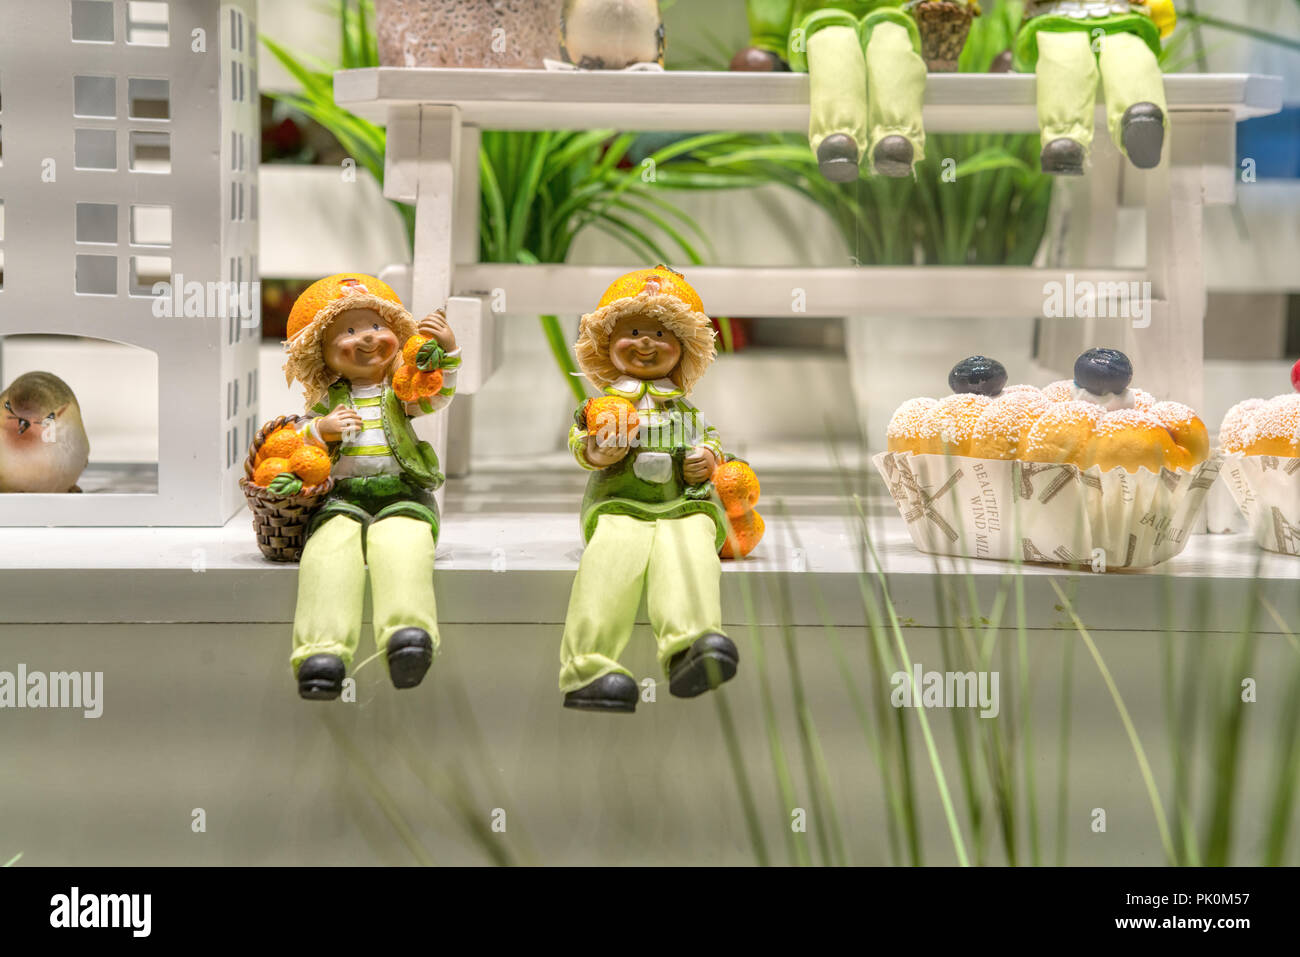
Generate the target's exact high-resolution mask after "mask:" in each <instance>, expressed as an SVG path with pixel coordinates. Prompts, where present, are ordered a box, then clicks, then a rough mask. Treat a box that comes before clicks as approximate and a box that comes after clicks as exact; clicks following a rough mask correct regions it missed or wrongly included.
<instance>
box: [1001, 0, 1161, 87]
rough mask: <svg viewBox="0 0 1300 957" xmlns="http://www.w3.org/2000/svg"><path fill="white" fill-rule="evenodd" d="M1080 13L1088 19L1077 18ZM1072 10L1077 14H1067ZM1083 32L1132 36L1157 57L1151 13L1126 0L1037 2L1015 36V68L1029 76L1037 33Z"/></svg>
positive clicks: (1030, 6)
mask: <svg viewBox="0 0 1300 957" xmlns="http://www.w3.org/2000/svg"><path fill="white" fill-rule="evenodd" d="M1080 10H1082V11H1085V12H1087V13H1088V15H1087V16H1079V15H1077V13H1078V12H1079V11H1080ZM1071 11H1073V12H1074V13H1075V14H1076V15H1070V12H1071ZM1045 30H1046V31H1050V32H1053V33H1074V32H1086V33H1089V34H1093V33H1094V32H1095V31H1097V30H1100V31H1102V32H1103V33H1107V34H1111V33H1135V34H1137V35H1138V36H1139V37H1141V38H1142V40H1143V41H1144V42H1145V43H1146V45H1147V46H1149V47H1150V48H1151V52H1152V53H1154V54H1155V55H1156V56H1157V57H1158V56H1160V50H1161V41H1160V27H1159V26H1157V25H1156V22H1155V20H1153V19H1152V18H1151V13H1150V11H1149V10H1148V9H1147V8H1146V7H1145V6H1143V5H1142V4H1140V3H1129V2H1127V0H1037V2H1031V3H1029V4H1027V5H1026V7H1025V21H1024V23H1023V24H1022V26H1021V28H1020V32H1019V33H1018V34H1017V35H1016V39H1015V43H1014V45H1013V48H1012V49H1013V51H1014V55H1015V68H1016V70H1017V71H1018V72H1021V73H1032V72H1034V68H1035V67H1037V65H1038V34H1039V33H1042V32H1043V31H1045Z"/></svg>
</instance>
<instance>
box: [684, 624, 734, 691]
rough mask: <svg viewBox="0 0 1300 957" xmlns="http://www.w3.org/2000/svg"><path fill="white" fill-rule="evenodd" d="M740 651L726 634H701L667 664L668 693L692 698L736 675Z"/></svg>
mask: <svg viewBox="0 0 1300 957" xmlns="http://www.w3.org/2000/svg"><path fill="white" fill-rule="evenodd" d="M739 664H740V652H739V651H737V650H736V645H735V643H734V642H732V640H731V639H730V638H728V637H727V636H726V635H705V636H704V637H703V638H697V639H696V640H695V644H693V645H691V646H690V647H689V648H687V649H686V650H685V651H679V652H677V654H675V655H673V657H672V658H671V659H670V660H669V662H668V690H669V691H670V692H672V693H673V694H674V695H676V696H677V697H678V698H694V697H695V696H696V695H702V694H704V692H706V691H711V690H712V689H714V688H716V687H717V686H718V685H720V684H722V683H723V682H724V681H730V680H731V679H732V678H734V677H735V676H736V667H737V666H738V665H739Z"/></svg>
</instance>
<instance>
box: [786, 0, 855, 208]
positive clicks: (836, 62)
mask: <svg viewBox="0 0 1300 957" xmlns="http://www.w3.org/2000/svg"><path fill="white" fill-rule="evenodd" d="M791 45H792V49H793V50H799V49H800V48H801V45H802V49H805V50H806V51H807V54H806V61H807V66H808V84H809V91H810V92H809V100H810V103H811V106H812V118H811V121H810V123H809V126H808V142H809V145H811V146H812V150H813V152H814V153H815V154H816V155H817V163H818V165H819V166H820V167H821V172H822V175H823V176H825V177H826V178H827V179H828V180H830V181H831V182H834V183H852V182H853V181H854V180H856V179H857V178H858V164H859V162H860V161H861V158H862V156H863V155H864V154H865V152H866V149H867V65H866V61H865V60H864V58H863V55H862V44H861V43H860V42H859V40H858V21H857V20H856V19H855V18H854V17H853V16H852V15H851V14H848V13H845V12H844V11H843V10H819V11H817V12H816V13H814V14H812V15H810V16H808V17H806V18H804V20H803V22H802V23H801V24H800V25H799V27H798V28H797V29H796V30H795V31H794V36H793V37H792V38H791ZM796 62H798V61H797V60H796Z"/></svg>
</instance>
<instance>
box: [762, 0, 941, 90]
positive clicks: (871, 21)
mask: <svg viewBox="0 0 1300 957" xmlns="http://www.w3.org/2000/svg"><path fill="white" fill-rule="evenodd" d="M747 6H748V11H749V30H750V43H751V44H752V45H753V46H755V47H757V48H758V49H760V50H767V51H768V52H770V53H775V54H776V55H777V56H780V57H783V58H785V59H786V60H787V61H788V62H789V63H790V68H791V69H792V70H795V71H796V72H800V73H806V72H807V71H808V46H807V41H808V37H810V36H811V35H812V34H813V33H816V32H817V31H818V30H819V29H821V28H823V27H826V26H833V25H842V26H849V27H852V28H853V29H855V30H858V31H860V32H861V34H862V42H863V43H864V44H865V43H866V42H867V40H869V39H870V36H871V30H872V28H874V27H875V26H876V24H878V23H885V22H892V23H897V24H899V25H900V26H902V27H904V28H906V30H907V31H908V33H909V34H910V35H911V37H912V41H913V45H914V46H915V47H916V49H917V51H918V52H919V51H920V49H921V36H920V33H919V31H918V30H917V27H916V21H915V19H914V18H913V17H912V15H911V14H910V13H908V12H907V11H906V10H904V9H903V0H748V4H747ZM796 31H801V32H800V33H798V34H797V33H796Z"/></svg>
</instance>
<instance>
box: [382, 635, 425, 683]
mask: <svg viewBox="0 0 1300 957" xmlns="http://www.w3.org/2000/svg"><path fill="white" fill-rule="evenodd" d="M387 655H388V677H389V678H390V679H391V680H392V682H393V687H394V688H414V687H415V686H416V685H418V684H419V683H420V682H421V681H423V680H424V673H425V672H426V671H428V670H429V665H431V664H433V639H432V638H430V637H429V633H428V632H427V631H425V630H424V629H423V628H403V629H401V630H400V631H395V632H393V636H392V637H391V638H389V639H388V651H387Z"/></svg>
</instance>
